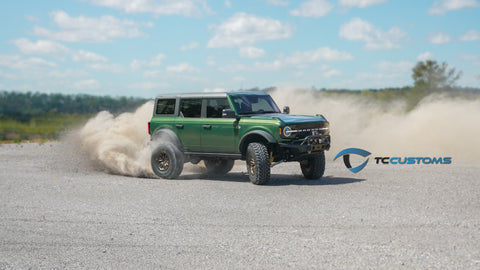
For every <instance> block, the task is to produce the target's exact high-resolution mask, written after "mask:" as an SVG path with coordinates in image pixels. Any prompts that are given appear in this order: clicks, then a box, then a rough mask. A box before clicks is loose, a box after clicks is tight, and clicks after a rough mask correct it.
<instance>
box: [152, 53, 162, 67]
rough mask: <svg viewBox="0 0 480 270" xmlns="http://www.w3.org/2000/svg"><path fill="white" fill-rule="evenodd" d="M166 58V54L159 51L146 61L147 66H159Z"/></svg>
mask: <svg viewBox="0 0 480 270" xmlns="http://www.w3.org/2000/svg"><path fill="white" fill-rule="evenodd" d="M165 58H166V56H165V55H164V54H162V53H159V54H157V55H155V56H154V57H153V58H152V59H151V60H150V62H149V63H148V65H149V66H151V67H156V66H161V65H162V62H163V60H164V59H165Z"/></svg>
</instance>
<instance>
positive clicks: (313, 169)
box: [300, 151, 325, 180]
mask: <svg viewBox="0 0 480 270" xmlns="http://www.w3.org/2000/svg"><path fill="white" fill-rule="evenodd" d="M300 168H301V169H302V173H303V176H304V177H305V178H307V179H310V180H316V179H319V178H320V177H322V176H323V173H324V172H325V152H323V151H322V152H321V153H320V154H318V155H315V156H313V157H310V158H308V159H305V160H302V161H300Z"/></svg>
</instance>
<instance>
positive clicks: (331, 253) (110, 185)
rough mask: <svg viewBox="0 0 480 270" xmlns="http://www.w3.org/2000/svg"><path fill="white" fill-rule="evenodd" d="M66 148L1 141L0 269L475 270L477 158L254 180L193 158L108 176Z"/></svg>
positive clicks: (288, 171) (478, 262)
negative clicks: (217, 171)
mask: <svg viewBox="0 0 480 270" xmlns="http://www.w3.org/2000/svg"><path fill="white" fill-rule="evenodd" d="M73 152H74V151H73V150H71V149H69V148H68V147H65V145H63V144H62V143H45V144H42V145H39V144H20V145H18V144H12V145H6V144H4V145H1V146H0V198H1V201H0V269H19V268H20V269H27V268H33V269H37V268H47V269H55V268H62V269H63V268H69V269H71V268H87V269H93V268H107V269H139V268H141V269H199V268H202V269H205V268H208V269H210V268H215V269H232V268H234V269H238V268H240V269H255V268H256V269H258V268H261V269H278V268H280V269H284V268H294V269H306V268H355V269H358V268H361V269H364V268H388V269H399V268H400V269H402V268H403V269H411V268H420V269H423V268H448V269H480V181H479V180H480V179H479V174H480V166H479V165H473V164H457V163H455V160H454V162H453V164H452V165H433V166H432V165H430V166H426V165H423V166H421V165H410V166H407V165H403V166H393V165H376V164H374V162H372V161H371V162H370V164H368V165H367V167H366V168H365V169H364V170H363V171H361V172H360V173H358V174H352V173H350V172H349V171H348V170H347V169H346V168H345V166H344V165H343V163H342V161H341V160H337V161H335V162H332V161H331V158H329V159H328V161H327V170H326V173H325V175H326V176H325V177H324V178H323V179H322V180H320V181H306V180H303V178H302V177H301V171H300V169H299V166H298V163H285V164H281V165H278V166H276V167H274V168H273V169H272V182H271V184H270V185H268V186H255V185H252V184H250V183H249V182H248V177H247V176H246V170H245V166H244V163H243V162H237V163H236V166H235V167H234V170H233V171H232V172H231V173H229V174H228V175H226V176H224V177H218V178H213V177H208V176H206V175H203V174H202V170H201V169H197V168H195V167H194V166H193V165H189V166H187V168H186V170H185V171H184V173H183V174H182V176H181V177H180V179H177V180H160V179H146V178H134V177H125V176H119V175H110V174H107V173H104V172H102V171H100V170H98V169H97V170H95V169H93V168H92V167H91V166H90V165H89V164H88V162H87V161H85V160H83V159H82V158H81V157H80V156H79V155H78V154H75V153H73Z"/></svg>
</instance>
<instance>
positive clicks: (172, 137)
mask: <svg viewBox="0 0 480 270" xmlns="http://www.w3.org/2000/svg"><path fill="white" fill-rule="evenodd" d="M154 141H167V142H170V143H172V144H174V145H175V146H176V147H178V149H180V151H183V145H182V142H180V139H179V138H178V136H177V134H175V132H174V131H173V130H171V129H169V128H160V129H157V130H155V132H154V133H153V134H152V136H151V137H150V142H154Z"/></svg>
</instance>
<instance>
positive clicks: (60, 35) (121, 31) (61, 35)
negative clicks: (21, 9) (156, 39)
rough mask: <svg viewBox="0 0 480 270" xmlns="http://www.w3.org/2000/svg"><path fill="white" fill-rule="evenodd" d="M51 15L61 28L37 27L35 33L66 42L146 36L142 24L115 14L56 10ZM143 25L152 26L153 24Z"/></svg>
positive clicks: (101, 40)
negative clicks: (71, 14)
mask: <svg viewBox="0 0 480 270" xmlns="http://www.w3.org/2000/svg"><path fill="white" fill-rule="evenodd" d="M51 16H52V17H53V21H54V22H55V24H56V25H57V26H58V28H60V30H59V31H52V30H48V29H45V28H42V27H35V28H34V30H33V31H34V34H35V35H37V36H43V37H46V38H49V39H53V40H60V41H66V42H108V41H111V40H112V39H114V38H136V37H141V36H145V34H144V33H142V32H141V31H140V30H139V27H140V26H141V24H139V23H137V22H134V21H131V20H120V19H117V18H115V17H113V16H108V15H105V16H101V17H99V18H92V17H85V16H79V17H71V16H70V15H68V14H67V13H66V12H65V11H54V12H52V13H51ZM143 25H145V26H150V27H151V26H152V24H143Z"/></svg>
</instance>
